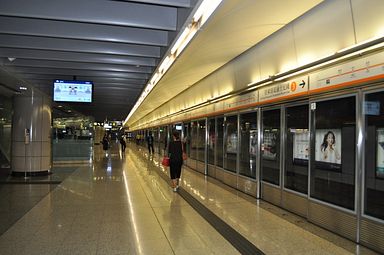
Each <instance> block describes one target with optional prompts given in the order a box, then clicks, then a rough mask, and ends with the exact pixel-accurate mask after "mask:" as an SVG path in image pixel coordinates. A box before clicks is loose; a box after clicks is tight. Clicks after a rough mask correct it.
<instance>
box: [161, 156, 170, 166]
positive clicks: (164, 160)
mask: <svg viewBox="0 0 384 255" xmlns="http://www.w3.org/2000/svg"><path fill="white" fill-rule="evenodd" d="M161 164H162V165H163V166H169V157H167V156H164V157H163V161H161Z"/></svg>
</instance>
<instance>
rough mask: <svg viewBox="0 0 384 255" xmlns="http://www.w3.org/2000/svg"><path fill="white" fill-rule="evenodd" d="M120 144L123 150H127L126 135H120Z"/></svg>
mask: <svg viewBox="0 0 384 255" xmlns="http://www.w3.org/2000/svg"><path fill="white" fill-rule="evenodd" d="M120 144H121V151H122V152H123V153H124V152H125V148H126V147H127V143H126V141H125V136H124V135H122V136H121V137H120Z"/></svg>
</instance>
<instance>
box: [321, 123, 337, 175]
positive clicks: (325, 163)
mask: <svg viewBox="0 0 384 255" xmlns="http://www.w3.org/2000/svg"><path fill="white" fill-rule="evenodd" d="M341 146H342V144H341V129H317V130H316V143H315V160H316V167H317V168H319V169H324V170H331V171H340V170H341Z"/></svg>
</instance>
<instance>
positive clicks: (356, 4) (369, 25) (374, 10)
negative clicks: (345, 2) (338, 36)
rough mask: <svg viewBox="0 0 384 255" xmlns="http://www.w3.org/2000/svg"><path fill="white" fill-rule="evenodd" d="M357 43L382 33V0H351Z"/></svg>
mask: <svg viewBox="0 0 384 255" xmlns="http://www.w3.org/2000/svg"><path fill="white" fill-rule="evenodd" d="M352 13H353V19H354V21H355V29H356V39H357V43H359V42H362V41H366V40H368V39H370V38H372V37H376V36H383V35H384V15H383V13H384V1H383V0H369V1H367V0H352Z"/></svg>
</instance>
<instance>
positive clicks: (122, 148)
mask: <svg viewBox="0 0 384 255" xmlns="http://www.w3.org/2000/svg"><path fill="white" fill-rule="evenodd" d="M126 147H127V145H126V144H125V143H122V144H121V150H122V151H123V152H124V151H125V148H126Z"/></svg>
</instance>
